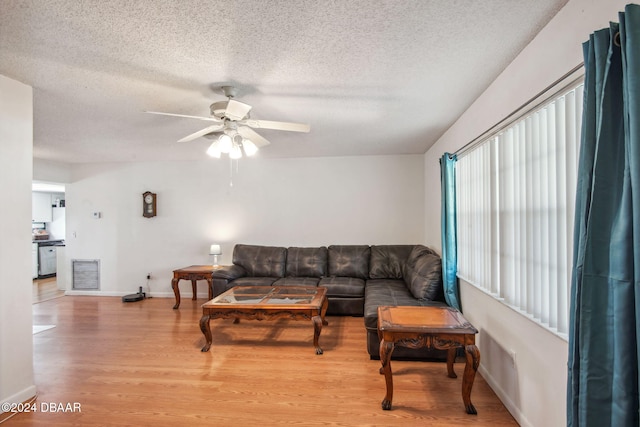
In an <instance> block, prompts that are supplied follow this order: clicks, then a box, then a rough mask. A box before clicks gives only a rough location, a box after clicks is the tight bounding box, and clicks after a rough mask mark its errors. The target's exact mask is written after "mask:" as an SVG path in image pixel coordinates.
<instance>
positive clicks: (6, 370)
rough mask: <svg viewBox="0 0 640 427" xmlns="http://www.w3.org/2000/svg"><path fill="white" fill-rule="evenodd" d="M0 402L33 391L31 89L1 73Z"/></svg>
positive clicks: (26, 396)
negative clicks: (5, 201) (3, 203)
mask: <svg viewBox="0 0 640 427" xmlns="http://www.w3.org/2000/svg"><path fill="white" fill-rule="evenodd" d="M0 94H2V95H1V96H0V182H2V183H4V184H5V185H4V186H3V187H4V188H3V194H4V197H5V200H7V201H8V202H7V203H5V205H4V206H3V207H2V209H0V236H2V243H1V244H0V401H1V402H11V403H13V402H15V403H19V402H22V401H24V400H27V399H29V398H31V397H33V396H34V395H35V394H36V388H35V384H34V376H33V334H32V315H31V304H32V295H31V293H32V290H31V270H32V267H31V172H32V166H31V164H32V163H31V157H32V155H33V96H32V89H31V87H29V86H26V85H24V84H22V83H19V82H16V81H14V80H11V79H9V78H6V77H4V76H0ZM7 184H8V185H7Z"/></svg>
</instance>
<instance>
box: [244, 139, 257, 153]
mask: <svg viewBox="0 0 640 427" xmlns="http://www.w3.org/2000/svg"><path fill="white" fill-rule="evenodd" d="M242 148H244V154H246V155H247V156H249V157H250V156H253V155H254V154H256V153H257V152H258V147H257V146H256V144H254V143H253V141H251V140H250V139H243V140H242Z"/></svg>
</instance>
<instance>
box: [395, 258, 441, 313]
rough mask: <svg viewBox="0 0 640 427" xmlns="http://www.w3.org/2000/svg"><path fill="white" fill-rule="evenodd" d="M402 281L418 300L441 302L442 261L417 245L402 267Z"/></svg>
mask: <svg viewBox="0 0 640 427" xmlns="http://www.w3.org/2000/svg"><path fill="white" fill-rule="evenodd" d="M404 280H405V282H406V285H407V288H409V291H410V292H411V294H412V295H413V296H414V297H415V298H417V299H419V300H431V301H435V300H442V299H443V297H444V292H443V290H442V260H441V259H440V257H439V256H438V255H437V254H436V253H435V252H433V250H431V249H429V248H427V247H426V246H422V245H417V246H416V247H414V248H413V250H412V251H411V254H410V255H409V258H408V259H407V262H406V263H405V265H404Z"/></svg>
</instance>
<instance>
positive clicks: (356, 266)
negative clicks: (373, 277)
mask: <svg viewBox="0 0 640 427" xmlns="http://www.w3.org/2000/svg"><path fill="white" fill-rule="evenodd" d="M370 254H371V249H370V248H369V246H366V245H332V246H329V248H328V269H329V271H328V272H329V276H339V277H356V278H359V279H367V276H368V274H369V257H370Z"/></svg>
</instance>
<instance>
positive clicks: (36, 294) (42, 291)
mask: <svg viewBox="0 0 640 427" xmlns="http://www.w3.org/2000/svg"><path fill="white" fill-rule="evenodd" d="M32 289H33V303H34V304H35V303H39V302H43V301H48V300H50V299H54V298H60V297H63V296H64V291H61V290H60V289H58V284H57V282H56V278H55V277H49V278H46V279H34V280H33V288H32Z"/></svg>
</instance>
